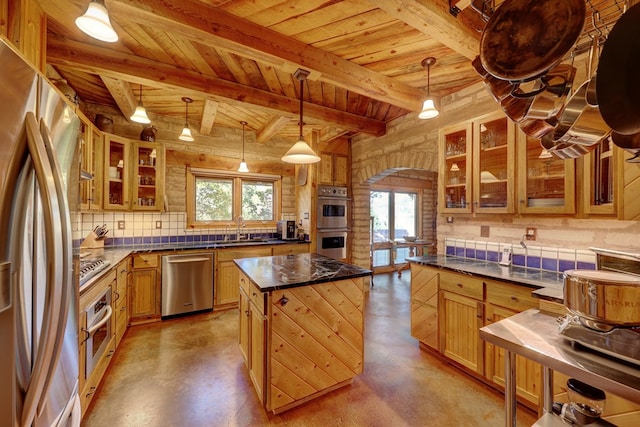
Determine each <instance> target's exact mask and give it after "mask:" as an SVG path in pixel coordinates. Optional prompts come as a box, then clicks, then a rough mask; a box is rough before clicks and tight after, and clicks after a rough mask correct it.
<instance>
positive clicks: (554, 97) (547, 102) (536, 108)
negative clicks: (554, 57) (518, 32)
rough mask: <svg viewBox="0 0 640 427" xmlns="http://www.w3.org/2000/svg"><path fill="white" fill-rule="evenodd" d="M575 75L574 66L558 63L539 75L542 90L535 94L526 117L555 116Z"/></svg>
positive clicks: (546, 117)
mask: <svg viewBox="0 0 640 427" xmlns="http://www.w3.org/2000/svg"><path fill="white" fill-rule="evenodd" d="M575 76H576V68H575V67H573V66H571V65H568V64H560V65H557V66H555V67H554V68H553V69H551V70H550V71H549V72H548V73H547V74H545V75H544V76H543V77H541V85H542V86H543V87H544V90H543V91H541V92H540V93H539V94H537V95H536V96H535V98H534V100H533V103H532V104H531V107H530V108H529V111H528V112H527V118H528V119H542V120H547V119H550V118H552V117H555V116H557V115H558V114H559V113H560V111H561V110H562V109H563V107H564V104H565V100H566V98H567V96H568V94H569V92H570V91H571V87H572V86H573V80H574V78H575Z"/></svg>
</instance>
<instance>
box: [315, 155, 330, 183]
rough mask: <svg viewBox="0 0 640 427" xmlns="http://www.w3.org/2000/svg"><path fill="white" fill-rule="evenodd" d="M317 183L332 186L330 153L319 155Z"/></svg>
mask: <svg viewBox="0 0 640 427" xmlns="http://www.w3.org/2000/svg"><path fill="white" fill-rule="evenodd" d="M318 183H319V184H328V185H332V184H333V156H332V155H331V153H320V163H319V164H318Z"/></svg>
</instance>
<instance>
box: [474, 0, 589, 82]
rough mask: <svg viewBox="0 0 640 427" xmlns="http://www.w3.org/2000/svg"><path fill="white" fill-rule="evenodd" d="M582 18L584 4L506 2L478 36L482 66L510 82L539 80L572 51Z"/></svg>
mask: <svg viewBox="0 0 640 427" xmlns="http://www.w3.org/2000/svg"><path fill="white" fill-rule="evenodd" d="M585 16H586V5H585V2H584V0H506V1H505V2H504V3H502V4H501V5H500V6H499V7H498V8H497V9H496V11H495V12H494V13H493V15H491V18H490V19H489V22H487V25H486V26H485V29H484V31H483V33H482V38H481V40H480V59H481V61H482V65H483V67H484V68H485V69H486V70H487V71H488V72H489V73H490V74H492V75H493V76H495V77H498V78H500V79H504V80H509V81H512V82H524V81H529V80H533V79H536V78H538V77H541V76H543V75H544V74H545V73H546V72H547V71H548V70H550V69H551V68H553V67H554V66H555V65H557V64H559V63H560V62H561V61H562V59H563V58H564V57H565V56H566V54H567V53H568V52H569V51H570V50H571V49H572V47H573V45H574V44H575V43H576V41H577V40H578V37H579V36H580V33H581V32H582V28H583V26H584V21H585Z"/></svg>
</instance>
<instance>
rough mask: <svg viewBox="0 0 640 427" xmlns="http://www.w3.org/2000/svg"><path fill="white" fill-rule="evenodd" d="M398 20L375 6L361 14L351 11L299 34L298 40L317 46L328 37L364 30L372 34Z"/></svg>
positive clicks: (342, 35) (343, 35)
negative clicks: (333, 20) (335, 19)
mask: <svg viewBox="0 0 640 427" xmlns="http://www.w3.org/2000/svg"><path fill="white" fill-rule="evenodd" d="M397 22H398V21H397V20H396V19H395V18H394V17H390V16H389V14H387V13H386V12H384V11H382V10H380V9H377V8H374V9H371V10H369V11H367V12H365V13H362V14H360V15H355V16H352V15H351V13H349V14H348V15H347V16H346V17H343V18H342V19H340V20H338V21H336V22H332V23H328V24H327V25H324V26H322V27H318V28H313V29H311V30H309V31H306V32H304V33H300V34H297V35H296V40H299V41H302V42H304V43H306V44H310V45H314V46H315V45H316V44H317V43H320V42H322V41H325V40H326V39H327V38H329V39H333V38H336V37H345V36H349V35H351V34H353V33H358V34H361V33H362V32H367V33H369V34H371V33H372V31H373V30H374V29H375V28H378V27H380V26H384V25H386V24H390V23H397ZM325 27H326V28H325Z"/></svg>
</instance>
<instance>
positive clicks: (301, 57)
mask: <svg viewBox="0 0 640 427" xmlns="http://www.w3.org/2000/svg"><path fill="white" fill-rule="evenodd" d="M396 1H398V0H396ZM109 10H110V13H112V14H113V16H114V19H115V18H117V17H121V19H125V20H126V19H131V20H135V21H138V22H142V23H145V24H147V25H155V26H158V28H164V29H165V30H166V31H167V32H176V33H178V34H181V35H182V36H185V37H187V38H190V39H192V40H196V41H198V42H200V43H204V44H209V45H212V46H215V47H216V48H222V49H226V50H229V51H232V52H237V53H238V54H240V55H241V56H245V57H250V58H251V59H254V60H256V61H262V62H265V63H267V64H270V65H272V66H275V67H278V68H282V67H284V66H285V63H292V64H295V65H296V66H300V67H302V68H305V69H308V70H310V71H316V72H319V73H321V75H322V80H323V81H325V82H327V83H331V84H334V85H336V86H340V87H344V88H347V89H349V90H353V91H356V92H358V93H361V94H362V95H365V96H368V97H371V98H374V99H378V100H380V101H383V102H389V103H391V104H394V105H398V106H402V107H403V108H406V109H409V110H412V111H418V110H419V109H420V108H421V97H422V95H423V94H421V93H416V88H413V87H410V86H406V85H402V84H400V85H399V84H398V82H397V81H395V80H393V79H391V78H387V77H385V76H383V75H380V74H378V73H373V72H371V71H369V70H367V69H366V68H364V67H361V66H359V65H357V64H354V63H351V62H349V61H347V60H344V59H342V58H339V57H337V56H335V55H332V54H331V53H328V52H325V51H322V50H319V49H315V48H312V47H310V46H308V45H307V44H305V43H303V42H300V41H298V40H295V39H292V38H289V37H285V36H283V35H281V34H279V33H277V32H275V31H271V30H269V29H265V28H264V27H261V26H259V25H256V24H254V23H251V22H249V21H247V20H244V19H240V18H238V17H235V16H232V15H229V14H227V13H224V12H223V11H221V10H220V9H216V8H213V7H209V6H207V5H204V4H203V3H200V2H198V1H196V0H182V1H181V2H180V4H179V7H178V6H175V5H174V2H170V1H169V0H157V1H155V2H154V3H153V5H152V6H149V5H148V4H146V3H144V1H142V0H111V1H110V2H109Z"/></svg>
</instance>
